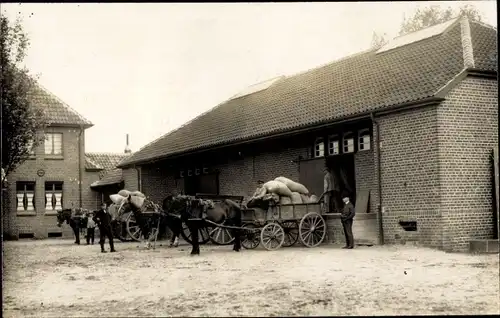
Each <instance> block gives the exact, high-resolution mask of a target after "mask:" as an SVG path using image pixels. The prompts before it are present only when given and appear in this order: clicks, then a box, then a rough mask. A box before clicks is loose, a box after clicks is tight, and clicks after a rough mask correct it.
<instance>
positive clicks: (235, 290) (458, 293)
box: [3, 239, 500, 317]
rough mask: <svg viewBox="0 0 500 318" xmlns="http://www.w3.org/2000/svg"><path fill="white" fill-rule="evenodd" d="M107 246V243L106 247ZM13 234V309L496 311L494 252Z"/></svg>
mask: <svg viewBox="0 0 500 318" xmlns="http://www.w3.org/2000/svg"><path fill="white" fill-rule="evenodd" d="M107 248H108V247H107ZM116 248H117V250H118V253H113V254H111V253H107V254H101V253H100V252H99V250H100V248H99V245H97V244H96V245H93V246H86V245H81V246H76V245H73V244H72V241H71V240H61V239H48V240H43V241H17V242H5V243H4V247H3V251H4V255H3V315H4V317H28V316H36V317H56V316H57V317H61V316H66V317H78V316H79V317H83V316H87V317H88V316H100V317H104V316H122V317H123V316H150V317H151V316H212V317H213V316H295V315H301V316H308V315H417V314H439V315H442V314H499V313H500V311H499V261H498V254H496V255H468V254H447V253H444V252H441V251H436V250H432V249H426V248H417V247H408V246H384V247H358V248H356V249H353V250H343V249H340V248H339V247H338V246H333V245H325V246H322V247H317V248H312V249H309V248H303V247H292V248H282V249H280V250H278V251H274V252H270V251H266V250H261V249H256V250H244V249H243V250H242V251H241V252H240V253H236V252H233V251H232V250H231V247H215V246H209V245H205V246H202V249H201V255H200V256H195V257H191V256H190V255H189V251H190V250H189V247H188V246H186V245H183V246H180V247H179V248H177V249H169V248H167V247H165V246H160V247H158V248H157V249H156V250H145V249H144V248H143V247H142V246H138V244H137V243H116Z"/></svg>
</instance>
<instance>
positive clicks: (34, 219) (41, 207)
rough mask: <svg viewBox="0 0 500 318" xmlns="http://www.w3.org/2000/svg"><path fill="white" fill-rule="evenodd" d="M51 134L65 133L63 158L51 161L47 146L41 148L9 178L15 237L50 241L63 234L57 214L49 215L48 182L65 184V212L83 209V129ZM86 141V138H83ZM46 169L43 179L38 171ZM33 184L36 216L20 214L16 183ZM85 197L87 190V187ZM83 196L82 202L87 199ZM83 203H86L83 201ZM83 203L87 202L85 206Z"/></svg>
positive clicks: (60, 129)
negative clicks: (52, 234)
mask: <svg viewBox="0 0 500 318" xmlns="http://www.w3.org/2000/svg"><path fill="white" fill-rule="evenodd" d="M47 130H48V131H49V132H61V133H63V157H62V158H51V157H49V156H46V155H45V153H44V145H43V144H42V145H40V146H39V147H38V148H37V149H36V150H35V153H36V156H35V158H34V159H28V160H27V161H25V162H24V163H23V164H22V165H20V166H19V167H18V168H17V169H16V171H15V172H12V173H11V174H9V176H8V181H9V182H8V192H9V199H10V204H9V213H8V216H9V222H8V224H9V226H10V228H9V229H8V232H9V233H10V234H13V235H15V236H16V235H18V234H19V233H30V234H31V233H33V234H34V235H35V236H36V237H40V238H43V237H46V236H47V235H48V233H49V232H60V231H61V229H60V228H58V227H57V221H56V216H55V215H54V214H53V213H49V212H47V213H46V211H45V182H46V181H62V182H63V208H71V206H72V203H73V204H74V206H75V207H78V206H79V186H78V180H79V174H78V168H79V167H78V154H79V151H78V150H79V149H78V145H79V143H78V135H79V132H80V131H79V128H66V127H51V128H48V129H47ZM82 138H85V136H84V135H83V136H82ZM84 153H85V152H84V144H83V143H82V145H81V149H80V154H81V156H82V157H81V168H82V169H83V167H84V164H85V160H84ZM39 169H43V170H44V171H45V175H44V176H42V177H39V176H38V175H37V171H38V170H39ZM17 181H32V182H36V185H35V198H36V203H35V208H36V212H35V213H33V214H31V215H30V214H24V215H23V214H20V213H17V212H16V182H17ZM82 190H83V193H85V191H86V189H85V187H83V184H82ZM88 191H90V189H88ZM83 193H82V199H83V198H84V197H86V196H87V195H84V194H83ZM82 201H83V200H82ZM82 203H83V202H82Z"/></svg>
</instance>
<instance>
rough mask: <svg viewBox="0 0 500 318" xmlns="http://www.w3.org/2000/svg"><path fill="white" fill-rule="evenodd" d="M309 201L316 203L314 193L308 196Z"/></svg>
mask: <svg viewBox="0 0 500 318" xmlns="http://www.w3.org/2000/svg"><path fill="white" fill-rule="evenodd" d="M309 203H318V197H317V196H315V195H314V194H313V195H311V196H310V197H309Z"/></svg>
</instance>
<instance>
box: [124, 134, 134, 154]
mask: <svg viewBox="0 0 500 318" xmlns="http://www.w3.org/2000/svg"><path fill="white" fill-rule="evenodd" d="M125 153H127V154H128V153H132V150H130V147H129V146H128V134H127V144H126V145H125Z"/></svg>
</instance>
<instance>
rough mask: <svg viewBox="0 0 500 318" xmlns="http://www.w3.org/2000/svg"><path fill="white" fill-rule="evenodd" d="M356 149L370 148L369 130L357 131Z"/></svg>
mask: <svg viewBox="0 0 500 318" xmlns="http://www.w3.org/2000/svg"><path fill="white" fill-rule="evenodd" d="M358 149H359V150H360V151H362V150H370V131H369V130H368V129H365V130H362V131H360V132H359V138H358Z"/></svg>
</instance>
